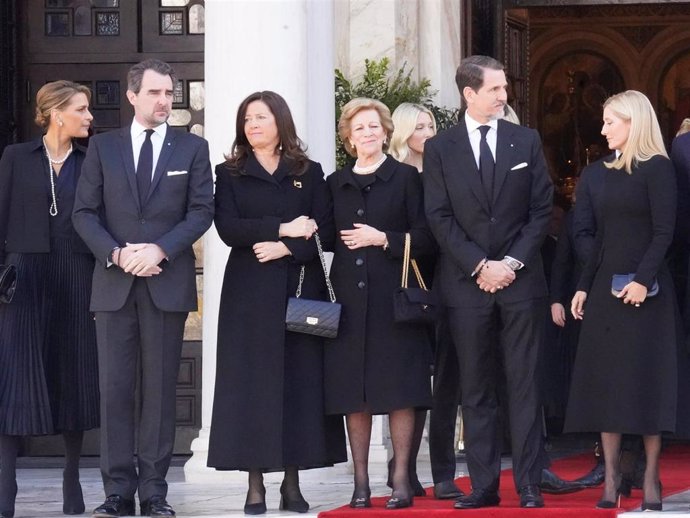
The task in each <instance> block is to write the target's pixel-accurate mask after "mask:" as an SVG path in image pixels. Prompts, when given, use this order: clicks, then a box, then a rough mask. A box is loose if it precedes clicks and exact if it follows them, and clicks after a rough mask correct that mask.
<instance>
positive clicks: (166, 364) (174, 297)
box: [72, 60, 213, 517]
mask: <svg viewBox="0 0 690 518" xmlns="http://www.w3.org/2000/svg"><path fill="white" fill-rule="evenodd" d="M173 84H174V71H173V69H172V67H170V65H168V64H167V63H164V62H162V61H158V60H147V61H144V62H142V63H139V64H137V65H134V66H133V67H132V68H131V69H130V71H129V74H128V76H127V87H128V90H127V98H128V99H129V102H130V103H131V104H132V105H133V106H134V120H133V121H132V124H131V126H127V127H125V128H121V129H120V130H116V131H111V132H108V133H103V134H100V135H96V136H94V137H92V138H91V141H90V143H89V148H88V151H87V153H86V158H85V159H84V164H83V166H82V175H81V178H80V180H79V183H78V186H77V194H76V201H75V204H74V213H73V217H72V219H73V222H74V227H75V229H76V230H77V232H78V233H79V235H80V236H81V237H82V239H83V240H84V242H85V243H86V244H87V246H88V247H89V248H90V249H91V251H92V252H93V254H94V255H95V256H96V267H95V270H94V275H93V291H92V296H91V311H93V312H95V315H96V333H97V341H98V360H99V362H98V363H99V376H100V390H101V474H102V476H103V484H104V488H105V494H106V495H107V499H106V501H105V502H104V504H103V505H101V506H100V507H98V508H96V509H95V510H94V512H93V516H96V517H111V516H112V517H114V516H125V515H133V514H135V508H134V494H135V493H136V492H137V491H138V492H139V501H140V504H141V514H142V515H148V516H174V515H175V511H174V510H173V509H172V507H171V506H170V505H169V504H168V503H167V501H166V496H167V491H168V486H167V483H166V481H165V476H166V474H167V471H168V467H169V465H170V459H171V457H172V451H173V445H174V441H175V385H176V381H177V374H178V370H179V360H180V353H181V349H182V337H183V331H184V324H185V320H186V319H187V314H188V312H189V311H194V310H196V307H197V294H196V275H195V268H194V252H193V251H192V244H193V243H194V242H195V241H196V240H197V239H199V238H200V237H201V236H202V235H203V233H204V232H205V231H206V230H207V229H208V228H209V226H210V225H211V221H212V220H213V180H212V175H211V166H210V163H209V159H208V144H207V143H206V141H205V140H203V139H201V138H199V137H197V136H195V135H192V134H189V133H185V132H178V131H175V130H173V129H172V128H170V127H169V126H168V125H167V123H166V121H167V119H168V117H169V115H170V111H171V109H172V95H173ZM137 366H139V368H138V369H137ZM137 381H139V383H140V390H139V392H140V394H141V401H140V402H139V403H140V404H139V406H137V405H135V397H134V396H135V387H136V384H137ZM135 408H140V409H141V410H140V413H139V415H138V416H136V418H135ZM137 420H138V423H139V426H138V431H135V422H136V421H137ZM135 434H136V441H135ZM135 443H136V444H137V464H138V466H137V467H138V470H137V467H135V464H134V461H133V457H134V453H135Z"/></svg>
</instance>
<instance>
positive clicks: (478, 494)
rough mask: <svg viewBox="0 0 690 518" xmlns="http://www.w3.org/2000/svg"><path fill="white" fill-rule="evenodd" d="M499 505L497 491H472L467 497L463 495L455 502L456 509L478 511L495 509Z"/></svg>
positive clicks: (499, 499)
mask: <svg viewBox="0 0 690 518" xmlns="http://www.w3.org/2000/svg"><path fill="white" fill-rule="evenodd" d="M500 503H501V498H500V497H499V496H498V492H497V491H492V490H490V489H473V490H472V492H471V493H470V494H469V495H463V496H461V497H460V498H458V499H457V500H456V501H455V505H454V506H453V507H455V508H456V509H479V508H480V507H495V506H497V505H498V504H500Z"/></svg>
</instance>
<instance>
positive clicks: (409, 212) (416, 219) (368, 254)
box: [326, 98, 434, 509]
mask: <svg viewBox="0 0 690 518" xmlns="http://www.w3.org/2000/svg"><path fill="white" fill-rule="evenodd" d="M338 127H339V133H340V136H341V138H342V140H343V142H344V143H345V146H346V149H348V151H349V152H350V153H351V154H352V155H353V156H356V157H357V163H356V164H355V165H354V166H352V167H349V166H348V167H345V168H343V169H341V170H339V171H336V172H335V173H334V174H332V175H331V176H329V177H328V187H329V191H330V193H331V196H332V198H333V211H334V216H335V227H336V231H337V233H336V235H335V236H332V239H331V240H330V245H331V246H332V247H333V249H334V252H335V256H334V259H333V266H332V268H331V279H332V281H333V287H334V289H335V293H336V296H337V297H338V301H339V302H341V303H342V305H343V308H342V315H341V322H340V329H339V332H338V337H337V338H336V339H335V340H334V341H333V342H332V343H330V344H329V345H328V346H327V347H326V411H327V412H328V413H329V414H345V415H346V416H347V427H348V436H349V439H350V447H351V449H352V457H353V462H354V467H355V490H354V495H353V497H352V501H351V503H350V505H351V506H352V507H366V506H369V505H371V503H370V501H369V494H370V492H369V478H368V471H367V464H368V454H369V439H370V435H371V424H372V418H371V416H372V415H373V414H389V417H390V428H391V438H392V442H393V450H394V455H395V466H394V470H393V480H392V485H393V494H392V497H391V499H390V500H389V501H388V503H387V507H388V508H393V509H395V508H401V507H408V506H409V505H411V504H412V496H413V495H412V492H411V488H410V485H409V478H408V464H409V455H410V446H411V441H412V433H413V428H414V411H415V409H422V408H429V407H430V406H431V391H430V380H429V361H430V345H429V342H428V334H427V332H426V329H425V327H424V326H421V325H410V324H396V323H395V322H394V320H393V291H394V290H395V288H396V287H398V286H400V277H401V269H402V257H403V246H404V239H405V233H408V232H409V233H410V234H411V239H412V256H413V257H415V256H418V255H424V254H425V253H432V252H433V250H434V244H433V239H432V237H431V234H430V232H429V231H428V229H427V227H426V223H425V218H424V210H423V205H422V203H423V201H422V185H421V180H420V178H419V173H418V172H417V170H416V169H415V168H414V167H412V166H408V165H406V164H402V163H400V162H398V161H396V160H395V159H393V158H392V157H390V156H387V155H385V154H384V149H386V147H387V145H386V142H387V141H388V140H389V139H390V135H391V133H392V131H393V124H392V122H391V117H390V112H389V111H388V108H387V107H386V106H385V105H384V104H382V103H380V102H379V101H374V100H372V99H361V98H360V99H354V100H352V101H350V102H349V103H348V104H347V105H345V107H344V108H343V113H342V116H341V118H340V121H339V124H338ZM410 282H411V283H414V282H416V281H410Z"/></svg>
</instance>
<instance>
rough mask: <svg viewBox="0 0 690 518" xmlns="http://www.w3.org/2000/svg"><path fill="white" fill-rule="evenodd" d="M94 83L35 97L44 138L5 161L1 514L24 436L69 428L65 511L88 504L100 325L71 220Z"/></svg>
mask: <svg viewBox="0 0 690 518" xmlns="http://www.w3.org/2000/svg"><path fill="white" fill-rule="evenodd" d="M90 99H91V91H90V90H89V89H88V88H86V87H85V86H83V85H79V84H76V83H73V82H71V81H64V80H60V81H54V82H51V83H46V84H45V85H43V86H42V87H41V89H40V90H39V91H38V93H37V95H36V123H37V124H38V125H39V126H41V128H43V129H44V130H45V134H44V136H43V138H42V139H37V140H35V141H32V142H26V143H23V144H16V145H12V146H8V147H6V148H5V150H4V152H3V155H2V160H0V263H3V264H13V265H15V266H16V268H17V276H18V282H17V290H16V292H15V294H14V298H13V299H12V302H11V303H10V304H6V305H5V304H2V305H0V462H1V463H2V465H1V469H0V516H2V517H3V518H8V517H11V516H13V514H14V503H15V497H16V494H17V484H16V480H15V478H16V477H15V473H16V471H15V469H16V462H15V461H16V458H17V454H18V452H19V448H20V446H21V441H22V437H26V436H32V435H49V434H56V433H61V434H62V436H63V439H64V443H65V469H64V471H63V484H62V488H63V489H62V491H63V511H64V513H65V514H80V513H83V512H84V498H83V496H82V489H81V485H80V483H79V457H80V454H81V447H82V440H83V435H84V431H85V430H89V429H92V428H97V427H98V425H99V392H98V360H97V352H96V329H95V326H94V321H93V318H92V315H91V313H90V312H89V298H90V294H91V276H92V275H93V266H94V259H93V256H92V255H91V252H90V251H89V249H88V248H87V247H86V245H85V244H84V242H83V241H82V240H81V239H80V238H79V236H78V235H77V233H76V232H75V231H74V227H73V226H72V220H71V218H72V206H73V205H74V193H75V190H76V185H77V180H78V178H79V175H80V174H81V164H82V162H83V161H84V154H85V149H84V148H83V147H81V146H79V145H78V144H77V143H76V142H74V141H73V139H76V138H85V137H88V134H89V127H90V125H91V121H92V120H93V117H92V116H91V113H90V112H89V101H90Z"/></svg>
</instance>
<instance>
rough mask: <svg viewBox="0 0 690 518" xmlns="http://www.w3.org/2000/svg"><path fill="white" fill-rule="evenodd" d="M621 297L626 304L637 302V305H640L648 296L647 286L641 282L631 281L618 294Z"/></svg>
mask: <svg viewBox="0 0 690 518" xmlns="http://www.w3.org/2000/svg"><path fill="white" fill-rule="evenodd" d="M617 296H618V298H619V299H623V303H624V304H635V307H638V308H639V307H640V304H642V303H643V302H644V299H646V298H647V287H646V286H644V285H643V284H640V283H639V282H635V281H632V282H629V283H628V284H626V285H625V287H624V288H623V289H622V290H621V292H620V293H619V294H618V295H617Z"/></svg>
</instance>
